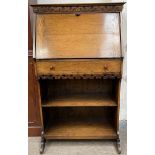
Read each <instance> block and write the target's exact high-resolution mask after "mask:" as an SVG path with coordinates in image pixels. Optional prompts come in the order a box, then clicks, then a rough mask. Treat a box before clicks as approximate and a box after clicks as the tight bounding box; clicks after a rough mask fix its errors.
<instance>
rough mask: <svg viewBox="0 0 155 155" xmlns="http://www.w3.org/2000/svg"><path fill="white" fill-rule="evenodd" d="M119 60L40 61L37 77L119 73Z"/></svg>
mask: <svg viewBox="0 0 155 155" xmlns="http://www.w3.org/2000/svg"><path fill="white" fill-rule="evenodd" d="M121 63H122V60H120V59H110V60H109V59H104V60H101V59H91V60H85V59H83V60H73V59H72V60H54V61H53V60H52V61H51V60H49V61H48V60H46V61H45V60H41V61H37V72H38V75H75V74H110V73H111V74H115V73H117V74H118V73H121Z"/></svg>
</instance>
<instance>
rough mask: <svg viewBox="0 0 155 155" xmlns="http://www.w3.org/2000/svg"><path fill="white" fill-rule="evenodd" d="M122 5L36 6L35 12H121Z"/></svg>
mask: <svg viewBox="0 0 155 155" xmlns="http://www.w3.org/2000/svg"><path fill="white" fill-rule="evenodd" d="M122 8H123V6H122V4H120V5H86V6H34V7H33V12H34V13H54V14H59V13H89V12H96V13H100V12H120V11H122Z"/></svg>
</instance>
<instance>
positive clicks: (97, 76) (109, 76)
mask: <svg viewBox="0 0 155 155" xmlns="http://www.w3.org/2000/svg"><path fill="white" fill-rule="evenodd" d="M115 78H121V75H120V74H116V73H114V74H103V75H102V74H81V75H80V74H77V75H75V74H70V75H68V74H67V75H40V76H38V79H115Z"/></svg>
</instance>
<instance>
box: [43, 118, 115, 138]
mask: <svg viewBox="0 0 155 155" xmlns="http://www.w3.org/2000/svg"><path fill="white" fill-rule="evenodd" d="M45 138H46V139H116V138H117V133H116V130H115V128H114V125H113V123H112V121H107V120H106V121H103V120H102V121H68V120H65V121H58V122H53V123H52V122H50V123H48V125H47V127H46V129H45Z"/></svg>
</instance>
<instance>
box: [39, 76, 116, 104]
mask: <svg viewBox="0 0 155 155" xmlns="http://www.w3.org/2000/svg"><path fill="white" fill-rule="evenodd" d="M115 83H116V81H115V80H108V79H107V80H103V79H102V80H100V79H93V80H91V79H86V80H85V79H79V80H78V79H65V80H62V79H60V80H42V81H41V90H42V93H41V94H42V107H84V106H86V107H95V106H97V107H102V106H110V107H113V106H114V107H115V106H117V99H116V94H115V87H114V85H115Z"/></svg>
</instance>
